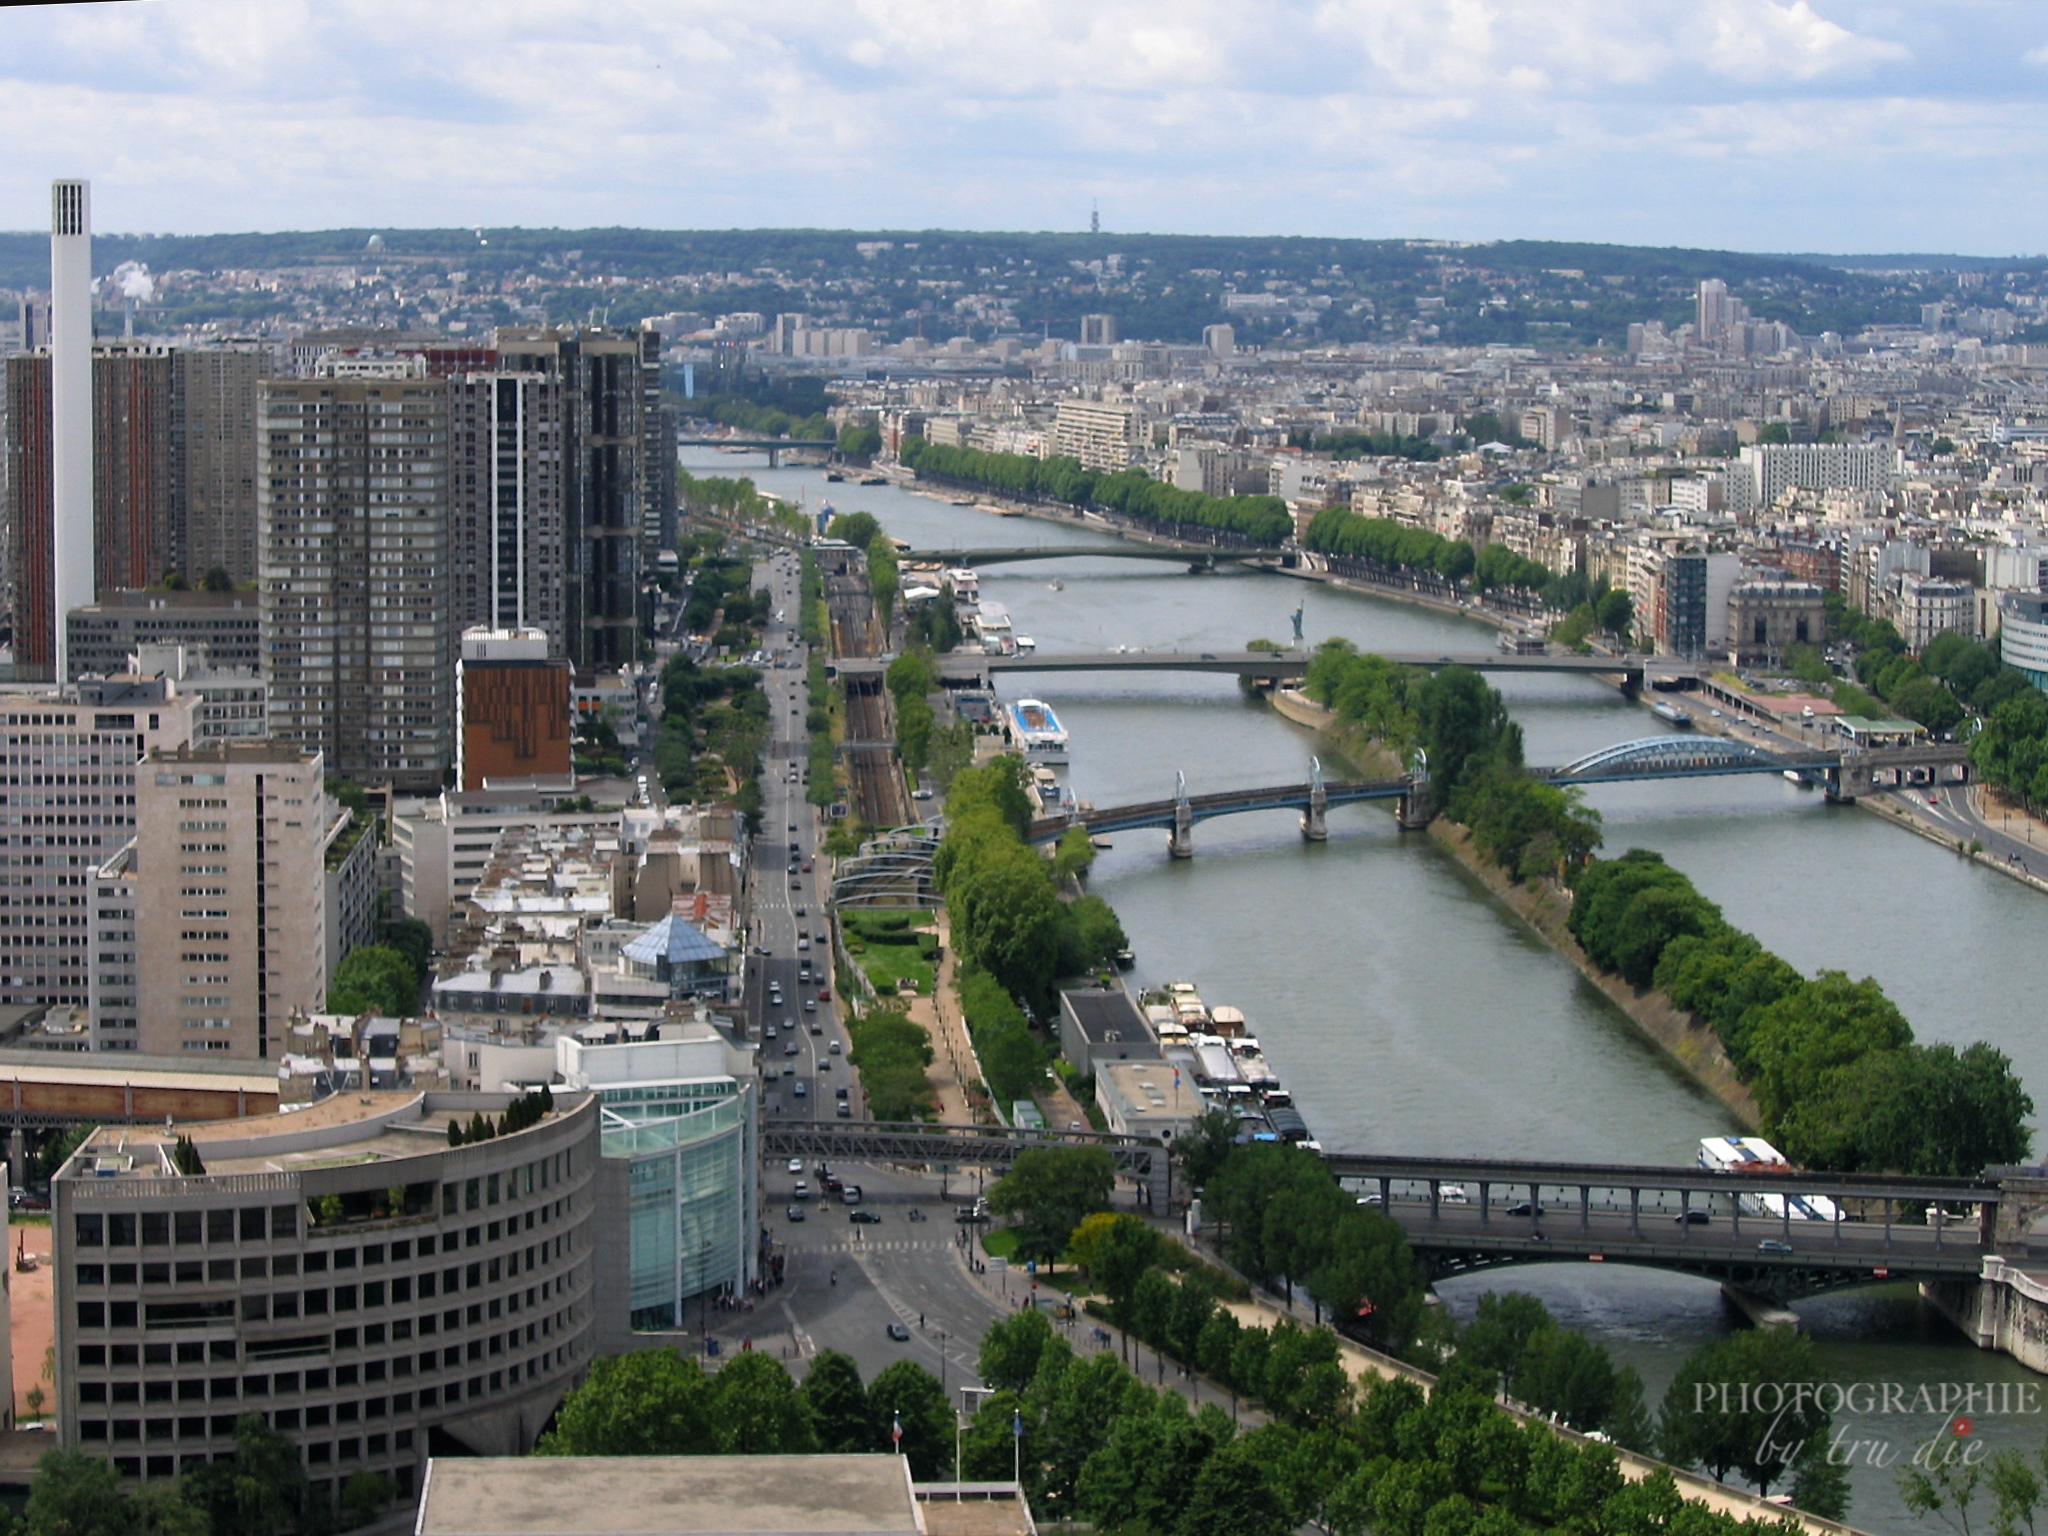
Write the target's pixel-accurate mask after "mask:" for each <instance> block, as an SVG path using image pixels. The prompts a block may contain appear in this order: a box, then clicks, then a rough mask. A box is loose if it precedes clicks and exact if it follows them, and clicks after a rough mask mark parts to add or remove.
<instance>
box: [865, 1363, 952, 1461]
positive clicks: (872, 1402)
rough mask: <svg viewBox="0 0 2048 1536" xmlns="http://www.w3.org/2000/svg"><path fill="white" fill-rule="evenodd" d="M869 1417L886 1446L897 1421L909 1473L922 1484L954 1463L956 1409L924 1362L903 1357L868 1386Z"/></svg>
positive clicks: (882, 1445)
mask: <svg viewBox="0 0 2048 1536" xmlns="http://www.w3.org/2000/svg"><path fill="white" fill-rule="evenodd" d="M868 1420H869V1423H870V1424H872V1425H873V1427H874V1429H873V1432H874V1434H875V1436H876V1440H875V1448H876V1449H877V1450H886V1449H887V1448H888V1447H889V1446H890V1444H891V1438H892V1436H893V1434H894V1432H895V1428H896V1426H897V1425H899V1424H900V1425H901V1426H902V1428H903V1440H902V1444H901V1449H902V1452H903V1454H904V1455H905V1456H906V1457H908V1458H909V1460H910V1475H911V1476H912V1477H915V1478H917V1479H919V1480H920V1481H922V1482H930V1481H932V1480H933V1479H935V1478H939V1477H942V1476H945V1475H947V1474H948V1473H949V1472H950V1471H951V1469H952V1466H953V1410H952V1407H951V1405H950V1404H948V1403H947V1401H946V1394H945V1392H944V1391H943V1390H942V1389H941V1388H940V1386H939V1383H938V1380H937V1378H935V1377H934V1376H933V1375H932V1373H931V1372H930V1371H927V1370H926V1369H924V1367H922V1366H920V1365H914V1364H912V1363H911V1362H910V1361H908V1360H898V1361H897V1362H896V1363H895V1364H894V1365H889V1366H884V1367H883V1368H882V1370H881V1372H880V1373H879V1374H878V1375H877V1376H876V1377H875V1379H874V1380H873V1381H872V1382H870V1383H869V1384H868Z"/></svg>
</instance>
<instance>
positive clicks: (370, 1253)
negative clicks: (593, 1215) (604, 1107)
mask: <svg viewBox="0 0 2048 1536" xmlns="http://www.w3.org/2000/svg"><path fill="white" fill-rule="evenodd" d="M567 1155H568V1154H566V1153H557V1154H556V1155H555V1156H554V1157H552V1158H543V1159H541V1160H540V1161H539V1162H537V1163H528V1164H526V1165H524V1166H523V1167H521V1168H515V1169H512V1170H511V1171H510V1173H508V1174H498V1173H493V1174H490V1175H489V1176H488V1177H482V1178H474V1179H469V1180H466V1181H464V1182H463V1183H460V1184H457V1183H455V1182H453V1181H450V1182H449V1183H446V1184H443V1185H442V1186H441V1213H442V1214H443V1215H444V1216H453V1215H456V1214H457V1213H458V1212H459V1211H461V1210H464V1209H467V1210H471V1211H474V1210H477V1209H479V1207H480V1206H482V1205H486V1204H488V1205H497V1204H499V1203H500V1201H501V1200H503V1201H511V1200H516V1199H518V1198H519V1197H520V1195H521V1194H522V1193H524V1194H527V1195H531V1194H534V1193H536V1191H537V1190H543V1191H544V1190H546V1189H547V1188H548V1187H549V1186H550V1185H551V1184H552V1183H553V1182H554V1181H555V1180H556V1179H558V1178H560V1177H563V1176H564V1172H563V1170H564V1163H565V1160H566V1158H567ZM521 1184H523V1185H524V1190H523V1191H522V1190H521V1189H520V1188H518V1187H517V1186H519V1185H521ZM428 1187H429V1188H431V1187H432V1186H428ZM571 1205H572V1200H571V1199H570V1198H567V1197H565V1198H562V1199H558V1200H552V1201H549V1202H548V1203H546V1204H544V1205H537V1206H535V1207H534V1208H533V1209H532V1210H529V1211H527V1212H526V1213H525V1215H524V1230H525V1231H528V1232H531V1231H533V1230H534V1226H535V1223H536V1220H537V1221H538V1223H539V1224H540V1225H542V1226H546V1225H548V1224H550V1223H551V1222H553V1221H555V1220H558V1219H560V1218H561V1217H562V1216H564V1215H565V1214H567V1212H568V1210H569V1209H570V1207H571ZM520 1221H521V1218H520V1216H519V1215H517V1214H515V1215H513V1216H512V1217H511V1218H509V1219H507V1220H498V1221H493V1222H490V1223H489V1224H488V1225H477V1226H472V1227H469V1228H466V1229H464V1230H461V1231H451V1232H443V1233H439V1234H435V1233H432V1232H424V1233H421V1234H420V1235H419V1236H418V1237H416V1238H408V1237H402V1238H395V1239H393V1240H392V1241H391V1242H390V1243H389V1244H385V1243H381V1242H379V1243H365V1244H363V1246H362V1247H361V1248H360V1249H357V1248H350V1247H339V1246H337V1247H334V1248H329V1249H319V1250H314V1251H311V1252H308V1253H307V1254H306V1271H305V1272H306V1273H307V1274H309V1275H311V1274H318V1273H320V1272H321V1271H323V1270H325V1269H326V1268H327V1266H328V1264H329V1262H330V1255H331V1256H332V1258H331V1262H332V1263H333V1265H334V1267H335V1268H336V1269H354V1268H355V1267H356V1262H357V1255H358V1254H359V1253H360V1255H361V1261H362V1263H363V1264H364V1265H365V1266H366V1267H367V1266H368V1265H372V1264H382V1263H383V1262H384V1261H385V1257H386V1254H387V1253H388V1254H389V1256H390V1260H391V1262H392V1263H394V1264H404V1263H409V1262H411V1260H412V1259H414V1258H415V1257H418V1258H423V1259H424V1258H430V1257H432V1256H433V1254H434V1253H435V1252H436V1251H437V1250H438V1251H439V1252H441V1253H453V1252H454V1251H455V1250H456V1249H457V1248H458V1247H469V1248H476V1247H480V1246H482V1245H483V1244H484V1243H487V1242H488V1243H497V1242H499V1241H500V1240H501V1239H503V1238H505V1237H508V1236H511V1235H512V1234H513V1233H515V1232H516V1231H519V1230H521V1227H520ZM72 1234H73V1238H74V1241H75V1244H76V1246H78V1247H80V1248H133V1247H135V1246H136V1243H137V1239H138V1238H139V1239H140V1241H141V1245H142V1246H143V1247H145V1248H164V1247H169V1246H170V1245H171V1244H172V1243H174V1242H175V1243H177V1244H178V1245H180V1246H184V1245H187V1244H196V1243H198V1242H200V1241H201V1240H202V1235H203V1237H204V1241H206V1242H207V1243H209V1244H211V1243H232V1242H235V1241H237V1240H239V1241H241V1242H245V1243H256V1242H262V1241H264V1240H265V1239H266V1238H293V1237H297V1236H298V1235H299V1208H298V1207H297V1206H296V1205H272V1206H261V1205H245V1206H240V1207H237V1208H234V1209H229V1208H226V1207H216V1208H215V1209H212V1210H198V1211H76V1212H74V1213H73V1214H72ZM556 1241H558V1242H559V1241H560V1239H556ZM259 1262H260V1261H259ZM274 1262H275V1266H277V1267H274V1268H273V1270H272V1273H275V1274H291V1273H294V1271H293V1270H292V1269H291V1268H289V1267H287V1266H290V1265H294V1264H296V1263H297V1262H298V1258H297V1255H295V1254H279V1255H278V1256H277V1258H276V1260H275V1261H274ZM249 1272H250V1271H249V1270H248V1268H247V1267H246V1261H245V1266H244V1269H243V1273H244V1274H245V1275H246V1274H248V1273H249ZM178 1278H179V1279H181V1280H183V1279H185V1278H186V1276H185V1274H184V1273H183V1267H182V1266H181V1267H180V1273H179V1276H178ZM193 1278H196V1276H194V1277H193ZM214 1278H231V1277H228V1276H218V1275H216V1276H215V1277H214ZM116 1283H117V1284H119V1283H121V1282H119V1281H116ZM144 1283H145V1284H147V1283H149V1281H148V1277H147V1276H145V1277H144Z"/></svg>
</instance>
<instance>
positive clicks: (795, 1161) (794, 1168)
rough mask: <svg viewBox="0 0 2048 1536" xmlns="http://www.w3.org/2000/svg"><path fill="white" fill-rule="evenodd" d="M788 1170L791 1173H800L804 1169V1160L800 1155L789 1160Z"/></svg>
mask: <svg viewBox="0 0 2048 1536" xmlns="http://www.w3.org/2000/svg"><path fill="white" fill-rule="evenodd" d="M789 1171H790V1172H791V1173H802V1172H803V1171H804V1160H803V1159H802V1158H800V1157H792V1158H791V1159H790V1160H789Z"/></svg>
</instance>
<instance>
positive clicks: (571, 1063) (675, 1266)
mask: <svg viewBox="0 0 2048 1536" xmlns="http://www.w3.org/2000/svg"><path fill="white" fill-rule="evenodd" d="M661 1033H662V1037H663V1038H661V1039H658V1040H643V1041H637V1042H633V1043H620V1044H606V1045H593V1044H588V1043H586V1042H585V1041H584V1040H583V1039H582V1038H580V1037H579V1036H578V1035H576V1034H569V1033H564V1034H561V1035H558V1036H557V1037H556V1040H555V1070H556V1073H557V1079H558V1081H559V1082H561V1083H563V1084H565V1085H567V1087H568V1088H569V1089H570V1090H571V1091H575V1090H588V1091H589V1092H590V1093H591V1094H593V1095H594V1096H595V1097H596V1098H597V1100H598V1103H599V1105H600V1107H601V1110H602V1113H603V1119H604V1129H603V1147H604V1159H605V1164H606V1169H607V1173H608V1175H609V1176H610V1177H612V1178H616V1179H619V1180H620V1182H621V1184H622V1185H623V1188H624V1191H625V1195H626V1198H625V1199H624V1200H623V1201H621V1202H617V1203H618V1204H620V1205H621V1206H622V1207H623V1208H624V1209H625V1210H626V1211H627V1213H628V1224H629V1230H628V1240H627V1247H626V1251H625V1254H624V1255H623V1256H624V1257H625V1258H626V1262H627V1270H628V1285H629V1289H630V1292H631V1295H630V1302H629V1305H630V1322H631V1326H632V1327H633V1328H636V1329H645V1328H680V1327H684V1326H687V1325H688V1324H689V1323H690V1321H691V1320H692V1319H691V1317H690V1315H689V1308H690V1303H691V1302H693V1301H694V1302H698V1303H699V1304H705V1303H708V1302H710V1301H713V1300H715V1299H716V1298H717V1297H718V1296H720V1295H729V1296H744V1295H745V1294H746V1290H747V1285H748V1283H749V1282H750V1281H752V1280H753V1279H754V1278H755V1276H756V1274H757V1273H758V1272H759V1267H760V1244H759V1242H758V1241H757V1237H758V1233H759V1231H760V1225H761V1222H760V1210H759V1203H758V1199H759V1197H758V1189H757V1186H758V1182H759V1181H758V1180H757V1179H756V1178H755V1177H754V1166H755V1163H756V1161H757V1159H758V1157H759V1154H760V1089H759V1080H758V1074H757V1073H756V1071H755V1060H754V1053H753V1052H752V1051H751V1050H749V1049H747V1048H745V1047H742V1046H738V1045H734V1044H733V1043H732V1042H731V1041H730V1040H728V1039H726V1038H725V1036H723V1035H721V1034H720V1033H719V1032H718V1031H717V1030H716V1029H715V1028H713V1027H712V1026H711V1025H710V1024H706V1023H691V1024H667V1025H663V1026H662V1029H661ZM618 1165H623V1167H619V1166H618ZM613 1203H614V1202H613V1201H611V1200H610V1199H607V1200H606V1204H607V1207H608V1208H609V1207H610V1206H611V1205H612V1204H613Z"/></svg>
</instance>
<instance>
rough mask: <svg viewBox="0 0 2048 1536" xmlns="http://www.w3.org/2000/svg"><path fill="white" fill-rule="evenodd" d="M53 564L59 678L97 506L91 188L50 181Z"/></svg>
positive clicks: (88, 598)
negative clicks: (94, 490) (68, 617)
mask: <svg viewBox="0 0 2048 1536" xmlns="http://www.w3.org/2000/svg"><path fill="white" fill-rule="evenodd" d="M50 426H51V431H50V437H51V442H50V447H51V450H52V452H51V461H50V489H51V498H50V500H51V511H52V521H51V528H50V535H51V537H50V567H51V575H52V578H53V580H52V586H53V587H54V589H55V590H54V591H53V593H52V594H51V595H52V598H53V602H52V603H51V610H52V615H51V616H52V620H53V622H54V624H55V626H56V664H57V670H56V682H57V685H58V686H59V687H60V688H61V687H62V686H63V685H64V684H65V683H66V682H67V681H68V680H69V679H68V677H67V676H66V662H67V656H66V651H67V649H68V647H67V646H66V643H65V627H66V626H65V615H66V614H68V613H69V612H70V611H71V610H72V609H73V608H77V607H80V606H82V605H83V604H86V603H90V602H92V601H93V600H94V597H95V590H94V580H93V509H92V500H93V498H92V189H91V186H90V184H89V183H87V182H83V181H55V182H52V183H50Z"/></svg>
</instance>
